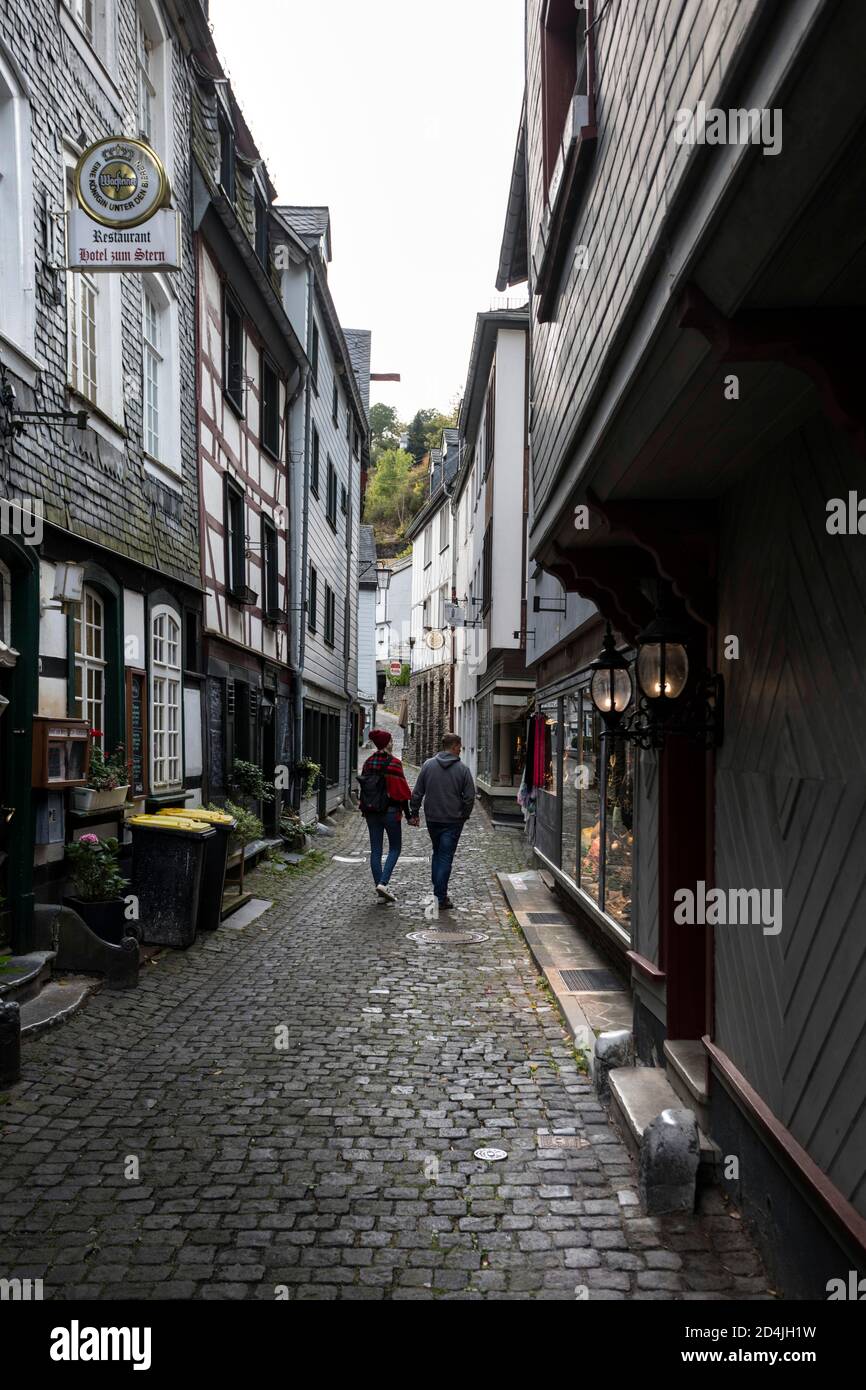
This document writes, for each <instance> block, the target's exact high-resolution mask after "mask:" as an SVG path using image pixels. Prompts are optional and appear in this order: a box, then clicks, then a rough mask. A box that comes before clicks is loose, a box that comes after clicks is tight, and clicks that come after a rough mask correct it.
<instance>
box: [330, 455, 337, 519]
mask: <svg viewBox="0 0 866 1390" xmlns="http://www.w3.org/2000/svg"><path fill="white" fill-rule="evenodd" d="M328 524H329V525H330V526H333V528H334V530H335V531H336V529H337V470H336V468H335V467H334V465H333V464H332V463H331V460H330V459H328Z"/></svg>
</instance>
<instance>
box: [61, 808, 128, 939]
mask: <svg viewBox="0 0 866 1390" xmlns="http://www.w3.org/2000/svg"><path fill="white" fill-rule="evenodd" d="M119 856H120V845H119V844H118V842H117V840H113V839H109V840H100V838H99V836H98V835H91V834H87V835H81V836H80V837H79V839H77V840H76V841H74V843H73V844H71V845H67V846H66V858H67V859H68V860H69V863H70V865H71V875H70V877H71V879H72V886H73V888H74V890H75V892H74V894H73V895H70V896H68V897H66V898H64V899H63V901H64V903H65V904H66V906H67V907H71V908H74V910H75V911H76V912H77V913H78V915H79V917H82V918H83V919H84V921H85V922H86V923H87V925H88V926H89V928H90V930H91V931H92V932H95V933H96V935H97V936H101V937H102V940H103V941H110V942H111V943H112V945H114V946H119V945H120V942H121V941H122V939H123V937H124V935H125V926H124V908H125V903H124V892H125V890H126V880H125V878H124V877H123V874H122V873H121V871H120V863H119Z"/></svg>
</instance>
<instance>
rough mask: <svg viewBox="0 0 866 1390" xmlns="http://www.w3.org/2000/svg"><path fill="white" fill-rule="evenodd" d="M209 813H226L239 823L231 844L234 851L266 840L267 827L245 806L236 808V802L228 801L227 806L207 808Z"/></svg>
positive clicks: (233, 833)
mask: <svg viewBox="0 0 866 1390" xmlns="http://www.w3.org/2000/svg"><path fill="white" fill-rule="evenodd" d="M206 810H208V811H225V812H226V814H227V815H229V816H232V817H233V818H234V820H236V821H237V826H236V827H235V829H234V831H233V832H232V838H231V844H232V846H233V848H234V849H243V848H245V846H246V845H251V844H252V843H253V842H254V841H255V840H263V839H264V838H265V827H264V826H263V825H262V823H261V821H260V820H259V818H258V816H256V815H253V812H252V811H248V810H247V808H246V807H245V806H236V805H235V804H234V802H232V801H227V802H226V804H225V806H214V805H213V804H211V805H210V806H208V807H206Z"/></svg>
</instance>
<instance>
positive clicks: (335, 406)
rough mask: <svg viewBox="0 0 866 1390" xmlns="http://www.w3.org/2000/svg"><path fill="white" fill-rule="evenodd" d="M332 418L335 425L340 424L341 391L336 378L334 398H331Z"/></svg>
mask: <svg viewBox="0 0 866 1390" xmlns="http://www.w3.org/2000/svg"><path fill="white" fill-rule="evenodd" d="M331 419H332V420H333V422H334V424H335V425H339V423H340V391H339V388H338V386H337V382H336V380H335V381H334V390H333V395H332V398H331Z"/></svg>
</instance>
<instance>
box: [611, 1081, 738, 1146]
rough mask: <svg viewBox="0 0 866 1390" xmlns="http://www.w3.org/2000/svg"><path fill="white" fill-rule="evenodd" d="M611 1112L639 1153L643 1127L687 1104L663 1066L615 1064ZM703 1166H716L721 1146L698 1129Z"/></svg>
mask: <svg viewBox="0 0 866 1390" xmlns="http://www.w3.org/2000/svg"><path fill="white" fill-rule="evenodd" d="M608 1081H609V1083H610V1101H611V1114H612V1116H613V1118H614V1119H615V1120H616V1121H617V1123H618V1125H619V1127H620V1129H621V1130H622V1133H623V1136H624V1138H625V1141H626V1144H627V1145H628V1147H629V1148H630V1149H631V1151H632V1153H634V1154H635V1156H637V1155H638V1154H639V1153H640V1145H641V1140H642V1138H643V1134H644V1130H645V1129H646V1127H647V1125H648V1124H650V1123H651V1121H652V1120H654V1119H655V1118H656V1116H657V1115H660V1114H661V1112H662V1111H663V1110H683V1109H693V1108H694V1107H689V1106H684V1105H683V1102H682V1100H681V1099H680V1097H679V1096H678V1095H677V1093H676V1091H675V1090H674V1088H673V1086H672V1085H671V1083H670V1081H669V1080H668V1078H667V1076H666V1074H665V1072H664V1071H663V1070H662V1069H661V1067H614V1068H613V1070H612V1071H611V1072H609V1074H608ZM699 1134H700V1144H701V1158H700V1163H701V1168H714V1167H715V1164H716V1157H717V1154H718V1149H717V1148H716V1145H715V1144H713V1143H712V1141H711V1140H710V1139H708V1138H707V1136H706V1134H705V1133H704V1131H703V1130H702V1129H699Z"/></svg>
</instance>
